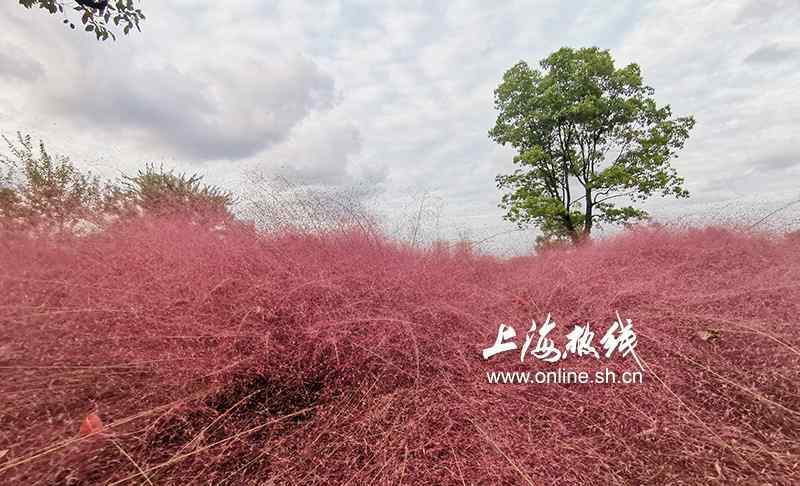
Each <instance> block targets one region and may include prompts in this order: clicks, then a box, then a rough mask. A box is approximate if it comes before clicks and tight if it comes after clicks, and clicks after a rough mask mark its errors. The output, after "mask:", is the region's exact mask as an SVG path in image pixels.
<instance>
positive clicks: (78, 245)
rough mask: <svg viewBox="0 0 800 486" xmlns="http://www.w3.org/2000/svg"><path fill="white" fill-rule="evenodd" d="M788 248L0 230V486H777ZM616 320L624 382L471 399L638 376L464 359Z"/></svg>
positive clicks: (662, 239)
mask: <svg viewBox="0 0 800 486" xmlns="http://www.w3.org/2000/svg"><path fill="white" fill-rule="evenodd" d="M798 243H800V240H798V239H797V238H796V237H788V236H777V235H760V234H743V233H741V232H736V231H733V230H726V229H713V228H710V229H701V230H683V231H681V232H669V231H666V230H663V229H661V230H659V229H638V230H634V231H630V232H627V233H625V234H623V235H621V236H617V237H613V238H609V239H607V240H602V241H596V242H594V243H593V244H589V245H586V246H583V247H580V248H577V249H561V250H552V251H547V252H545V253H543V254H540V255H538V256H532V257H524V258H515V259H512V260H501V259H498V258H494V257H489V256H480V255H476V254H474V253H472V252H470V251H469V250H468V247H466V246H459V247H457V248H456V249H448V248H446V247H442V246H439V247H435V248H436V249H431V250H421V249H412V248H408V247H404V246H402V245H400V244H397V243H393V242H390V241H386V240H384V239H381V238H378V237H375V236H374V235H367V234H364V233H360V232H353V233H345V232H337V233H330V234H325V235H300V234H290V233H283V234H266V235H264V234H258V233H256V232H255V231H253V230H251V229H248V228H246V227H238V226H237V227H232V228H227V229H224V230H209V229H205V228H202V227H200V226H197V225H192V224H189V223H185V222H180V221H174V220H147V221H139V222H136V223H131V224H125V225H122V224H120V225H117V226H115V227H112V228H110V229H108V230H107V231H104V232H101V233H97V234H94V235H90V236H83V237H75V238H67V239H59V240H56V239H48V238H37V239H31V238H29V237H22V236H16V235H4V236H2V237H0V396H1V397H2V398H1V399H0V454H1V455H2V457H0V484H8V485H12V484H14V485H16V484H19V485H53V484H64V485H67V484H70V485H90V484H152V485H165V484H171V485H199V484H254V485H255V484H353V485H357V484H418V485H428V484H509V485H511V484H536V485H539V484H575V485H577V484H618V485H628V484H685V485H697V484H720V485H723V484H773V485H789V484H798V483H799V482H800V335H799V334H798V316H799V315H800V245H798ZM616 312H619V313H620V315H621V316H623V317H624V318H629V319H631V320H632V321H633V323H634V329H635V330H636V333H637V335H638V338H639V342H638V346H637V347H636V352H637V354H638V356H639V357H640V358H641V360H642V361H643V363H644V365H645V368H646V373H645V378H644V383H642V384H634V385H622V384H616V385H597V384H594V385H591V384H569V385H557V384H539V385H507V384H489V383H488V382H487V378H486V373H487V372H488V371H497V370H509V371H512V370H516V371H537V370H553V369H556V368H557V367H559V366H561V367H563V368H568V369H587V370H594V369H597V368H599V367H605V366H607V367H609V368H612V369H615V370H619V371H623V370H636V369H638V368H637V367H636V364H635V362H634V361H633V360H632V359H630V357H628V358H622V357H620V356H614V357H613V358H612V359H610V360H606V359H605V358H601V359H600V360H599V361H595V360H594V359H590V358H585V357H584V358H574V357H571V358H569V359H567V360H565V361H563V362H561V363H559V364H558V365H555V364H548V363H544V362H542V361H538V360H535V359H532V358H529V359H527V360H526V361H525V363H524V364H521V363H520V361H519V354H518V353H515V352H511V353H505V354H501V355H497V356H495V357H492V358H490V359H489V360H484V359H483V358H482V356H481V352H482V350H483V349H484V348H486V347H488V346H490V345H491V344H492V343H493V342H494V340H495V338H496V336H497V331H498V326H499V324H500V323H501V322H502V323H507V324H511V325H513V326H514V327H515V328H516V329H517V332H518V337H519V336H520V335H522V336H524V333H525V331H527V329H528V327H529V326H530V323H531V319H535V320H536V321H537V322H539V323H541V322H542V321H544V319H545V317H546V315H547V314H548V313H549V314H551V316H552V318H553V319H555V321H556V322H557V328H556V331H555V336H554V339H556V340H563V336H564V335H565V334H566V332H567V331H568V330H570V329H571V328H572V326H573V325H574V324H584V323H586V322H589V323H591V325H592V326H593V327H594V328H595V329H598V330H600V331H602V330H605V329H606V328H607V327H608V325H610V324H611V323H612V322H613V319H614V317H615V313H616ZM598 332H599V331H598ZM703 336H705V337H703ZM709 336H713V338H708V337H709ZM598 339H599V337H598ZM559 342H560V341H559ZM573 358H574V359H573ZM3 451H5V452H3Z"/></svg>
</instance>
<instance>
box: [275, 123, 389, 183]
mask: <svg viewBox="0 0 800 486" xmlns="http://www.w3.org/2000/svg"><path fill="white" fill-rule="evenodd" d="M362 145H363V139H362V136H361V132H360V130H359V129H358V128H357V127H356V126H355V125H353V124H350V123H338V122H336V121H335V120H333V119H332V117H331V116H327V117H324V118H322V119H316V118H315V119H312V120H308V121H307V123H304V124H302V125H300V126H299V127H298V128H297V130H296V131H295V132H294V133H293V135H292V137H291V139H290V140H288V141H287V143H285V144H283V146H281V147H277V148H276V150H275V151H273V152H271V153H269V154H267V155H268V156H269V157H270V158H272V159H273V160H275V161H278V162H279V163H280V167H279V168H278V170H277V172H278V173H279V174H280V175H282V176H284V177H286V178H287V179H290V180H292V181H294V182H297V183H302V184H329V185H339V184H349V183H351V182H352V180H353V178H354V177H353V174H351V173H350V171H349V170H348V165H349V163H350V161H351V160H352V159H353V157H355V156H356V155H358V154H359V153H360V152H361V148H362ZM375 174H377V173H375ZM375 174H373V173H370V174H369V175H370V177H373V176H374V175H375ZM373 178H374V177H373Z"/></svg>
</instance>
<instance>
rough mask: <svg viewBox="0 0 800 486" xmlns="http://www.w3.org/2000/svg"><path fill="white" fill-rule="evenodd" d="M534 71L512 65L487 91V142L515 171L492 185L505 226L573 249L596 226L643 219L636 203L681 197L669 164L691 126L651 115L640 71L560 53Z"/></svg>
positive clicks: (580, 53) (586, 53)
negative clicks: (506, 152) (507, 153)
mask: <svg viewBox="0 0 800 486" xmlns="http://www.w3.org/2000/svg"><path fill="white" fill-rule="evenodd" d="M540 67H541V70H539V69H533V68H531V67H530V66H528V64H526V63H525V62H519V63H517V64H516V65H515V66H513V67H512V68H511V69H509V70H508V71H506V73H505V74H504V76H503V81H502V83H501V84H500V85H499V86H498V88H497V89H496V90H495V92H494V97H495V108H496V109H497V110H498V111H499V114H498V117H497V121H496V123H495V126H494V128H492V129H491V130H490V131H489V136H490V138H492V139H493V140H494V141H495V142H497V143H500V144H502V145H508V146H511V147H513V148H514V149H516V151H517V155H516V156H515V157H514V163H515V165H516V166H517V168H516V169H515V170H514V172H513V173H511V174H504V175H498V176H497V178H496V181H497V185H498V188H499V189H501V190H506V191H507V192H506V193H505V194H504V195H503V196H502V199H501V203H500V207H502V208H504V209H505V210H506V211H507V212H506V215H505V218H506V219H507V220H509V221H512V222H515V223H517V224H518V225H519V226H520V227H527V226H528V225H531V224H533V225H536V226H538V227H539V228H540V229H541V230H542V232H543V234H544V236H543V239H545V240H571V241H572V242H578V241H580V240H582V239H584V238H587V237H588V236H589V235H590V234H591V231H592V228H593V227H594V226H595V225H598V224H601V223H609V224H614V223H623V224H624V223H628V222H631V221H635V220H641V219H645V218H647V213H646V212H645V211H643V210H642V209H639V208H636V207H634V205H633V204H635V202H636V201H642V200H644V199H647V198H648V197H650V196H652V195H653V194H661V195H664V196H668V195H672V196H675V197H688V195H689V193H688V191H686V190H685V189H684V188H683V179H682V178H680V177H678V175H677V173H676V171H675V169H674V168H673V167H672V166H671V165H670V161H671V159H673V158H674V157H676V156H677V152H678V151H679V150H680V149H681V148H683V145H684V143H685V141H686V139H687V138H688V137H689V132H690V130H691V129H692V127H693V126H694V119H693V118H692V117H690V116H689V117H679V118H674V117H673V116H672V111H671V109H670V107H669V105H664V106H658V105H657V104H656V101H655V100H654V99H653V98H652V95H653V93H654V90H653V89H652V88H650V87H648V86H646V85H644V83H643V81H642V76H641V70H640V68H639V66H638V65H636V64H629V65H627V66H625V67H623V68H619V69H617V68H615V67H614V60H613V59H612V57H611V54H610V53H609V52H608V51H607V50H600V49H598V48H596V47H592V48H584V49H571V48H567V47H565V48H562V49H559V50H558V51H556V52H554V53H553V54H551V55H550V56H548V57H547V58H546V59H544V60H542V61H541V62H540Z"/></svg>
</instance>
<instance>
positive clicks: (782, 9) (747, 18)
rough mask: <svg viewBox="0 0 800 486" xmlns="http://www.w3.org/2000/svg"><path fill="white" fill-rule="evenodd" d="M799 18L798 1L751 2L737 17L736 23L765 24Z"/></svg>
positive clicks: (767, 0)
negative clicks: (793, 17)
mask: <svg viewBox="0 0 800 486" xmlns="http://www.w3.org/2000/svg"><path fill="white" fill-rule="evenodd" d="M792 16H797V2H796V0H750V1H749V2H747V3H746V4H744V5H743V6H742V7H741V8H740V9H739V12H738V14H737V16H736V19H735V23H737V24H748V23H763V22H771V21H775V20H783V19H786V18H788V17H792Z"/></svg>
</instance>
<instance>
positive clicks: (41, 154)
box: [0, 133, 104, 231]
mask: <svg viewBox="0 0 800 486" xmlns="http://www.w3.org/2000/svg"><path fill="white" fill-rule="evenodd" d="M3 140H5V142H6V144H7V145H8V149H9V151H10V156H6V155H3V156H0V169H2V170H0V225H3V226H6V227H9V226H12V227H17V228H19V227H23V228H42V229H51V230H59V231H62V230H65V229H69V228H72V227H73V226H74V225H75V224H76V223H78V222H79V221H82V220H84V221H90V220H92V219H93V216H95V215H97V212H98V210H99V209H100V208H101V206H102V194H103V191H104V187H103V186H102V185H101V183H100V180H99V179H98V178H97V177H94V176H92V175H91V174H88V173H83V172H81V171H80V170H78V169H77V168H76V167H75V166H74V165H73V164H72V162H71V161H70V160H69V158H68V157H65V156H63V155H55V156H54V155H51V154H50V153H49V152H48V151H47V148H46V147H45V145H44V143H43V142H41V141H40V142H39V144H38V146H34V143H33V141H32V139H31V137H30V135H26V136H23V135H22V134H21V133H17V138H16V140H12V139H9V138H8V137H5V136H3ZM37 149H38V150H37Z"/></svg>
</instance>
